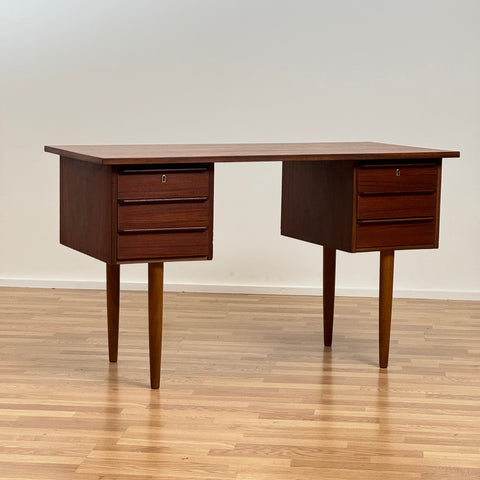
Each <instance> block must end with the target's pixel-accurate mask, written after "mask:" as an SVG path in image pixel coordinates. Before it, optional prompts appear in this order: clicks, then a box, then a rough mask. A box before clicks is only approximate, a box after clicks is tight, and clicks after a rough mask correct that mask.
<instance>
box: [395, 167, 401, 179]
mask: <svg viewBox="0 0 480 480" xmlns="http://www.w3.org/2000/svg"><path fill="white" fill-rule="evenodd" d="M395 175H396V176H397V177H399V176H400V169H399V168H397V171H396V172H395Z"/></svg>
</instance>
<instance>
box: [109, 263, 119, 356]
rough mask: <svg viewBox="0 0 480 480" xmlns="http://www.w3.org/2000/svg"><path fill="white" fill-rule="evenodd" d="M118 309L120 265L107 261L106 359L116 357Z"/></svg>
mask: <svg viewBox="0 0 480 480" xmlns="http://www.w3.org/2000/svg"><path fill="white" fill-rule="evenodd" d="M119 311H120V265H109V264H108V263H107V324H108V359H109V360H110V361H111V362H116V361H117V358H118V317H119Z"/></svg>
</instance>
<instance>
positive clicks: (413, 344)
mask: <svg viewBox="0 0 480 480" xmlns="http://www.w3.org/2000/svg"><path fill="white" fill-rule="evenodd" d="M164 302H165V304H164V308H165V318H164V330H163V350H164V356H163V362H162V382H161V388H160V390H154V391H152V390H150V388H148V387H149V385H148V378H149V376H148V361H147V358H148V322H147V320H146V319H147V318H148V317H147V292H122V295H121V319H120V339H119V359H118V363H116V364H115V363H112V364H110V363H109V362H108V351H107V332H106V325H105V323H106V322H105V318H106V304H105V303H106V302H105V292H104V291H94V290H57V289H23V288H0V478H1V479H2V480H7V479H8V480H11V479H16V480H18V479H28V480H38V479H41V480H56V479H66V480H100V479H102V480H114V479H116V480H127V479H129V480H147V479H148V480H157V479H162V480H172V479H189V480H195V479H208V480H274V479H275V480H313V479H315V480H318V479H321V480H350V479H351V480H367V479H368V480H416V479H418V480H459V479H460V480H464V479H472V480H473V479H478V478H480V407H479V405H480V363H479V358H480V329H479V328H478V325H479V321H480V302H460V301H424V300H397V299H396V300H394V302H393V324H392V340H391V360H390V366H389V369H388V370H387V371H385V370H380V369H379V368H378V365H377V355H378V348H377V332H378V321H377V309H378V303H377V302H378V301H377V299H374V298H372V299H368V298H345V297H339V298H337V301H336V306H335V314H336V320H335V331H334V343H333V348H331V349H329V348H324V347H323V339H322V326H321V325H322V318H321V311H322V306H321V304H322V301H321V298H318V297H291V296H264V295H220V294H218V295H217V294H215V295H213V294H182V293H166V294H165V298H164Z"/></svg>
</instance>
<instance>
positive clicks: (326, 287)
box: [323, 247, 337, 347]
mask: <svg viewBox="0 0 480 480" xmlns="http://www.w3.org/2000/svg"><path fill="white" fill-rule="evenodd" d="M336 253H337V251H336V250H335V249H334V248H328V247H323V341H324V343H325V346H326V347H330V345H332V334H333V311H334V305H335V263H336Z"/></svg>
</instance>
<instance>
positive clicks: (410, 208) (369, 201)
mask: <svg viewBox="0 0 480 480" xmlns="http://www.w3.org/2000/svg"><path fill="white" fill-rule="evenodd" d="M436 209H437V195H436V194H435V193H431V194H425V195H416V194H411V195H371V196H370V195H359V196H358V201H357V218H358V219H359V220H363V219H374V218H404V217H434V216H435V215H436Z"/></svg>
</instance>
